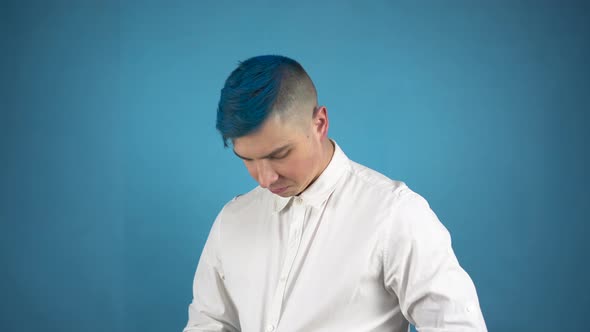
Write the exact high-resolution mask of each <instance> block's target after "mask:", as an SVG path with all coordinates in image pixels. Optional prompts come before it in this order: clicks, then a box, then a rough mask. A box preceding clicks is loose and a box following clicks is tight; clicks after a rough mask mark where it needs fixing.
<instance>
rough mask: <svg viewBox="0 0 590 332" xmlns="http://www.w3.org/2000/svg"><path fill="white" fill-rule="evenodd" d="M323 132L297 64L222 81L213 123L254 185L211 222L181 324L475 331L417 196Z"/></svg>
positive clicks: (457, 277) (266, 61) (258, 63)
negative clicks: (351, 155) (353, 158)
mask: <svg viewBox="0 0 590 332" xmlns="http://www.w3.org/2000/svg"><path fill="white" fill-rule="evenodd" d="M328 127H329V121H328V113H327V109H326V107H324V106H318V104H317V94H316V90H315V87H314V84H313V82H312V81H311V79H310V77H309V76H308V75H307V74H306V72H305V71H304V69H303V68H302V67H301V65H300V64H299V63H297V62H296V61H294V60H292V59H289V58H286V57H282V56H259V57H254V58H251V59H248V60H246V61H244V62H242V63H240V65H239V66H238V68H237V69H235V70H234V71H233V72H232V73H231V75H230V76H229V77H228V79H227V81H226V83H225V86H224V88H223V90H222V91H221V98H220V102H219V109H218V111H217V129H218V130H219V131H220V132H221V135H222V137H223V140H224V143H225V145H226V146H228V142H229V143H230V144H231V145H233V150H234V153H235V154H236V155H237V156H238V157H239V158H241V159H242V160H243V161H244V164H245V165H246V168H247V169H248V171H249V173H250V175H251V176H252V177H253V178H254V179H255V180H256V181H257V182H258V183H259V186H258V187H256V188H255V189H254V190H252V191H251V192H249V193H247V194H245V195H243V196H239V197H236V198H234V199H233V200H232V201H230V202H229V203H227V204H226V205H225V207H224V208H223V209H222V210H221V212H220V213H219V215H218V217H217V219H216V220H215V222H214V224H213V227H212V229H211V232H210V234H209V238H208V239H207V243H206V245H205V248H204V249H203V252H202V254H201V259H200V261H199V265H198V267H197V271H196V274H195V279H194V287H193V292H194V294H193V301H192V303H191V304H190V306H189V320H188V324H187V326H186V328H185V329H184V331H185V332H188V331H244V332H259V331H268V332H273V331H280V332H295V331H303V332H308V331H309V332H313V331H334V332H343V331H354V332H369V331H370V332H381V331H383V332H385V331H387V332H393V331H394V332H402V331H407V330H408V326H409V323H411V324H414V325H415V326H416V327H417V329H418V330H419V331H423V332H434V331H437V332H438V331H441V332H442V331H486V326H485V323H484V319H483V316H482V314H481V310H480V307H479V301H478V298H477V294H476V290H475V287H474V285H473V282H472V281H471V279H470V277H469V276H468V275H467V273H466V272H465V271H464V270H463V269H462V268H461V266H460V265H459V263H458V262H457V259H456V257H455V255H454V253H453V250H452V248H451V240H450V236H449V233H448V232H447V230H446V229H445V227H444V226H443V225H442V224H441V223H440V222H439V220H438V219H437V217H436V215H435V214H434V213H433V212H432V210H431V209H430V207H429V205H428V203H427V202H426V200H424V199H423V198H422V197H421V196H419V195H418V194H416V193H414V192H413V191H411V190H410V189H409V188H408V187H407V186H406V185H405V184H404V183H403V182H399V181H394V180H391V179H389V178H387V177H385V176H383V175H381V174H379V173H377V172H375V171H373V170H371V169H369V168H366V167H364V166H362V165H359V164H357V163H355V162H353V161H351V160H349V159H348V158H347V157H346V155H345V154H344V152H343V151H342V150H341V149H340V147H339V146H338V145H337V144H336V143H335V142H334V141H333V140H330V139H329V138H328Z"/></svg>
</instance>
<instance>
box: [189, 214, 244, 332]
mask: <svg viewBox="0 0 590 332" xmlns="http://www.w3.org/2000/svg"><path fill="white" fill-rule="evenodd" d="M221 215H222V213H220V214H219V216H217V219H216V220H215V222H214V223H213V227H212V228H211V232H210V233H209V237H208V238H207V243H206V244H205V247H204V249H203V252H202V253H201V258H200V260H199V264H198V266H197V271H196V273H195V278H194V282H193V301H192V303H191V304H190V305H189V308H188V323H187V325H186V327H185V328H184V330H183V332H239V331H240V322H239V319H238V314H237V310H236V308H235V305H234V303H233V302H232V300H231V298H230V296H229V294H228V291H227V289H226V287H225V276H224V273H223V267H222V264H221V261H220V259H219V255H218V254H219V244H220V226H221Z"/></svg>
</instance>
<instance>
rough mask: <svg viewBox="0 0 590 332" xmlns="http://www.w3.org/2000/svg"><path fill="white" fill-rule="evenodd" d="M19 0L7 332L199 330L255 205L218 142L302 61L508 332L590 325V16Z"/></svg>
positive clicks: (10, 127)
mask: <svg viewBox="0 0 590 332" xmlns="http://www.w3.org/2000/svg"><path fill="white" fill-rule="evenodd" d="M277 2H278V1H258V2H255V3H252V2H248V3H249V4H246V3H247V2H246V1H244V2H237V1H236V2H223V1H221V2H220V1H180V2H173V3H168V2H165V1H160V2H154V1H150V2H135V3H134V2H132V1H120V2H119V1H106V2H104V1H38V2H31V1H13V2H12V3H8V2H2V5H1V7H0V10H1V14H0V15H1V16H0V18H1V19H2V25H1V26H2V36H3V37H4V38H3V39H2V44H1V45H2V67H0V68H1V69H2V73H1V76H2V86H1V87H2V103H1V104H0V106H1V107H2V109H1V114H0V129H1V136H0V137H1V141H0V148H1V149H2V150H1V153H2V154H1V158H2V159H1V165H0V167H1V168H0V170H1V175H2V178H1V182H0V194H1V200H0V208H1V209H0V220H1V224H0V227H1V228H0V240H1V242H0V249H1V251H0V255H1V256H0V257H1V259H2V261H1V266H0V268H1V272H0V278H1V282H0V287H1V288H0V291H1V295H0V297H1V300H0V303H1V306H2V307H1V311H0V315H1V316H0V317H1V320H0V330H1V331H23V330H33V331H142V332H150V331H153V332H156V331H158V332H160V331H180V330H181V329H182V327H183V326H184V324H185V322H186V319H187V306H188V304H189V302H190V300H191V282H192V278H193V274H194V269H195V267H196V264H197V261H198V258H199V255H200V252H201V249H202V246H203V245H204V241H205V239H206V236H207V234H208V231H209V228H210V225H211V223H212V221H213V219H214V217H215V215H216V214H217V212H218V211H219V209H220V208H221V207H222V206H223V204H224V203H225V202H226V201H228V200H229V199H231V198H232V197H233V196H235V195H237V194H239V193H243V192H246V191H248V190H249V189H250V188H252V186H254V184H255V183H254V182H253V180H251V179H250V178H249V176H248V174H247V172H246V170H245V168H244V167H243V165H242V164H241V163H240V161H239V160H238V159H236V158H235V157H234V156H233V154H232V153H231V151H229V150H224V149H223V147H222V141H221V139H220V137H219V136H218V134H217V133H216V131H215V129H214V122H215V111H216V104H217V101H218V98H219V91H220V89H221V87H222V85H223V82H224V80H225V78H226V77H227V75H228V74H229V73H230V72H231V70H233V69H234V68H235V66H236V64H237V61H238V60H244V59H245V58H247V57H250V56H253V55H259V54H266V53H278V54H284V55H287V56H291V57H293V58H295V59H297V60H299V61H300V62H301V63H302V64H303V65H304V66H305V67H306V68H307V70H308V71H309V73H310V75H311V76H312V78H313V79H314V80H315V82H316V84H317V88H318V90H319V98H320V102H321V103H322V104H325V105H327V106H328V111H329V115H330V119H331V130H330V131H331V136H332V137H333V138H334V139H336V141H337V142H338V143H339V144H340V145H341V146H342V148H343V149H344V151H345V152H346V153H347V154H348V155H349V157H351V158H352V159H353V160H356V161H358V162H360V163H363V164H365V165H367V166H369V167H372V168H374V169H376V170H378V171H380V172H382V173H384V174H386V175H388V176H389V177H391V178H395V179H399V180H403V181H405V182H406V183H408V184H409V185H410V187H412V188H413V189H414V190H416V191H417V192H419V193H420V194H422V195H423V196H425V197H426V198H427V199H428V200H429V202H430V203H431V206H432V207H433V209H434V210H435V212H437V214H438V215H439V217H440V219H441V220H442V222H443V223H444V224H445V225H446V226H447V228H448V229H449V230H450V231H451V234H452V236H453V244H454V248H455V251H456V253H457V256H458V257H459V260H460V262H461V263H462V265H463V266H464V268H465V269H466V270H467V271H468V272H469V273H470V274H471V276H472V278H473V280H474V281H475V283H476V285H477V288H478V292H479V296H480V301H481V306H482V309H483V312H484V315H485V317H486V320H487V323H488V328H489V330H490V331H573V330H578V331H581V330H583V329H584V327H587V326H588V323H587V318H588V314H589V312H588V308H590V289H589V288H590V287H589V286H588V283H589V281H590V273H589V272H588V271H589V269H588V266H587V264H588V262H589V261H590V260H589V259H588V258H589V257H588V256H589V255H588V254H589V245H588V240H587V238H588V226H587V222H588V215H589V212H590V211H589V207H588V206H589V203H588V202H589V200H590V195H589V194H588V185H590V183H589V182H590V181H588V180H589V178H588V170H589V169H590V167H589V166H590V165H589V161H588V143H589V142H590V140H589V139H590V137H589V136H590V135H589V131H588V125H589V123H588V120H589V115H588V113H589V106H590V103H589V95H590V86H589V85H590V84H589V83H590V82H589V81H590V80H589V76H590V71H589V68H588V62H589V59H590V51H589V49H590V46H589V40H590V37H589V36H590V35H589V33H588V31H590V23H589V22H590V16H589V13H590V12H589V6H588V5H581V2H580V4H576V3H574V2H572V1H570V2H563V1H554V2H553V4H551V2H547V1H544V2H537V1H528V2H527V1H524V2H523V1H519V2H518V3H519V4H513V3H512V2H509V1H502V2H495V1H488V3H487V4H483V2H477V1H464V2H459V1H450V2H443V1H426V2H421V3H420V4H417V3H416V4H411V3H409V2H404V3H401V2H400V3H397V2H395V3H393V2H385V1H384V2H367V3H365V2H361V1H333V2H331V1H323V2H322V1H309V2H301V1H300V2H297V3H296V4H289V5H287V4H279V3H277Z"/></svg>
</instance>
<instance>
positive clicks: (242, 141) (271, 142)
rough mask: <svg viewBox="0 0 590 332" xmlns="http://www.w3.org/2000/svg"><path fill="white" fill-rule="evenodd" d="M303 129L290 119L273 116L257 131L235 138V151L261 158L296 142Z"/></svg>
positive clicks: (244, 155) (246, 155) (250, 156)
mask: <svg viewBox="0 0 590 332" xmlns="http://www.w3.org/2000/svg"><path fill="white" fill-rule="evenodd" d="M302 136H304V135H303V133H302V131H301V130H300V129H299V128H298V127H297V126H296V125H295V124H293V123H291V122H289V121H282V120H281V119H280V118H279V117H276V116H271V117H270V118H269V119H267V120H266V121H265V122H264V123H263V124H262V126H260V128H258V129H257V130H256V131H254V132H252V133H250V134H248V135H246V136H242V137H238V138H235V139H234V140H233V145H234V151H235V152H236V153H238V154H239V155H240V156H243V157H247V158H253V159H254V158H259V157H261V156H265V155H267V154H269V153H271V152H272V151H273V150H275V149H277V148H280V147H283V146H285V145H287V144H296V143H297V142H298V141H299V140H300V139H301V138H302Z"/></svg>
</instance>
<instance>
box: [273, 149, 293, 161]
mask: <svg viewBox="0 0 590 332" xmlns="http://www.w3.org/2000/svg"><path fill="white" fill-rule="evenodd" d="M289 152H291V151H287V152H285V153H282V154H280V155H277V156H272V157H270V159H272V160H280V159H284V158H287V156H288V155H289Z"/></svg>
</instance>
